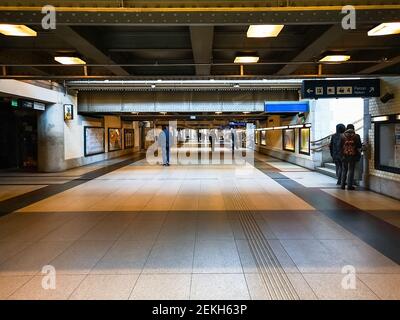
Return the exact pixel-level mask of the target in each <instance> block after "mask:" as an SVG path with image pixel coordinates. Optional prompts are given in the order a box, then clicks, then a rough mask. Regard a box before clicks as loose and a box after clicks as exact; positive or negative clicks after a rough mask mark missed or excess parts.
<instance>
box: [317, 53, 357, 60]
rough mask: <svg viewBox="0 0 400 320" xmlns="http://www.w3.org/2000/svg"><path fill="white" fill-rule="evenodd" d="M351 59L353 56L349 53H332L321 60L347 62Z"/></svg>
mask: <svg viewBox="0 0 400 320" xmlns="http://www.w3.org/2000/svg"><path fill="white" fill-rule="evenodd" d="M350 59H351V56H348V55H343V54H332V55H327V56H325V57H324V58H322V59H321V60H319V61H320V62H345V61H349V60H350Z"/></svg>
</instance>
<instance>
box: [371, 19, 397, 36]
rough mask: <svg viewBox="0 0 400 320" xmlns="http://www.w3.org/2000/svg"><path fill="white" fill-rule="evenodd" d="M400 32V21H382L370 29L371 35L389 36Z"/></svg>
mask: <svg viewBox="0 0 400 320" xmlns="http://www.w3.org/2000/svg"><path fill="white" fill-rule="evenodd" d="M399 33H400V22H390V23H382V24H380V25H379V26H377V27H375V28H373V29H372V30H370V31H368V35H369V36H370V37H376V36H387V35H390V34H399Z"/></svg>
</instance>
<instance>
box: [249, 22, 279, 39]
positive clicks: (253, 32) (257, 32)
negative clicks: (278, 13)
mask: <svg viewBox="0 0 400 320" xmlns="http://www.w3.org/2000/svg"><path fill="white" fill-rule="evenodd" d="M283 27H284V25H270V24H267V25H251V26H250V27H249V29H248V30H247V37H248V38H270V37H277V36H278V35H279V33H280V32H281V31H282V29H283Z"/></svg>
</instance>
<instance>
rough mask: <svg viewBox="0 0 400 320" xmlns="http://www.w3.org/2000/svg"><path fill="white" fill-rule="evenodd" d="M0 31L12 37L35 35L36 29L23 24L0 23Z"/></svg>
mask: <svg viewBox="0 0 400 320" xmlns="http://www.w3.org/2000/svg"><path fill="white" fill-rule="evenodd" d="M0 33H1V34H4V35H5V36H13V37H36V36H37V33H36V31H34V30H32V29H31V28H29V27H27V26H25V25H15V24H0Z"/></svg>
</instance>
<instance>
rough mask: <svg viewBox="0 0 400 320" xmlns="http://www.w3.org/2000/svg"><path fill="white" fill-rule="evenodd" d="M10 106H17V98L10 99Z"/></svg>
mask: <svg viewBox="0 0 400 320" xmlns="http://www.w3.org/2000/svg"><path fill="white" fill-rule="evenodd" d="M11 107H15V108H16V107H18V100H17V99H12V100H11Z"/></svg>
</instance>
